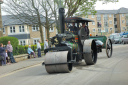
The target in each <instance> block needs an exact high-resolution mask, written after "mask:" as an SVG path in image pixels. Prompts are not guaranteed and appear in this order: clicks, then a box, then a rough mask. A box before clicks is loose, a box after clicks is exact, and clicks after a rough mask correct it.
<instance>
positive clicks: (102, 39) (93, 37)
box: [89, 36, 107, 48]
mask: <svg viewBox="0 0 128 85" xmlns="http://www.w3.org/2000/svg"><path fill="white" fill-rule="evenodd" d="M89 39H97V40H100V41H102V42H103V43H104V46H103V48H105V47H106V40H107V37H106V36H92V37H89Z"/></svg>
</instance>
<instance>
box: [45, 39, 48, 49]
mask: <svg viewBox="0 0 128 85" xmlns="http://www.w3.org/2000/svg"><path fill="white" fill-rule="evenodd" d="M47 48H49V46H48V39H46V40H45V41H44V49H47Z"/></svg>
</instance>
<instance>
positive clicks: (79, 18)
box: [65, 17, 94, 23]
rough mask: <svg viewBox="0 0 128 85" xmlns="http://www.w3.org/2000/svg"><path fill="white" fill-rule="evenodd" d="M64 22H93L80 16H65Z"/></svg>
mask: <svg viewBox="0 0 128 85" xmlns="http://www.w3.org/2000/svg"><path fill="white" fill-rule="evenodd" d="M65 22H68V23H72V22H74V23H77V22H94V21H93V20H91V19H87V18H81V17H68V18H65Z"/></svg>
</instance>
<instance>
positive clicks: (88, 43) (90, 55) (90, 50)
mask: <svg viewBox="0 0 128 85" xmlns="http://www.w3.org/2000/svg"><path fill="white" fill-rule="evenodd" d="M83 52H84V54H83V56H84V60H85V62H86V64H87V65H93V64H95V63H96V61H97V47H96V42H95V41H94V40H92V39H88V40H85V41H84V45H83Z"/></svg>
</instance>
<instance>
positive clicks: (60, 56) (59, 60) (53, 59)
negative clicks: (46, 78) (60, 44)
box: [45, 51, 72, 73]
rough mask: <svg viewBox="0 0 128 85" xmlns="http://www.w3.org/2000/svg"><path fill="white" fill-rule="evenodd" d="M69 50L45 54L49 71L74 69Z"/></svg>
mask: <svg viewBox="0 0 128 85" xmlns="http://www.w3.org/2000/svg"><path fill="white" fill-rule="evenodd" d="M69 57H70V56H69V53H68V51H59V52H48V53H47V54H46V55H45V69H46V71H47V72H48V73H68V72H70V71H71V70H72V63H68V62H69V59H70V58H69Z"/></svg>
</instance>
